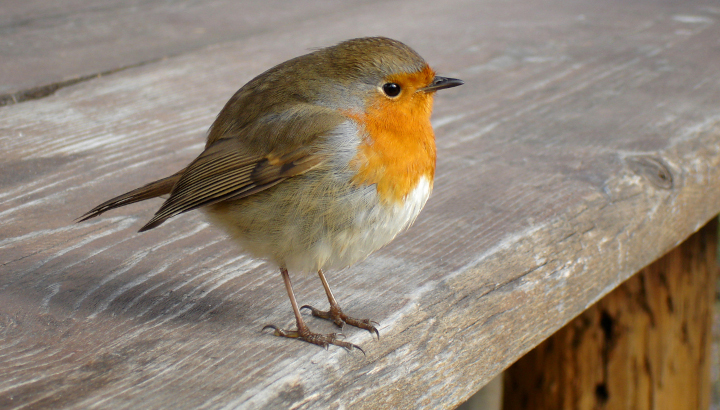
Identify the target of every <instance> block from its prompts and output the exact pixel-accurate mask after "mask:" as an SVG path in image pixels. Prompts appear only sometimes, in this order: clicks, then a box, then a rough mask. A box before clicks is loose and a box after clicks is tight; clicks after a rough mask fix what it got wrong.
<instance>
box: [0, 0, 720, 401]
mask: <svg viewBox="0 0 720 410" xmlns="http://www.w3.org/2000/svg"><path fill="white" fill-rule="evenodd" d="M69 4H71V5H72V7H75V9H73V8H72V7H70V8H68V10H85V9H83V7H86V6H84V4H85V2H83V1H80V0H76V1H75V2H70V3H69ZM107 4H109V5H112V4H114V3H113V2H108V3H107ZM118 4H119V2H118ZM211 4H222V3H219V2H218V3H211ZM715 4H716V3H710V2H707V3H703V2H698V1H679V0H676V1H667V2H662V3H660V2H650V1H633V2H611V3H608V2H591V1H580V2H576V1H569V0H551V1H547V0H545V1H538V2H526V3H516V2H507V1H500V0H483V1H460V0H451V1H445V2H432V1H409V0H398V1H390V2H382V3H379V2H367V3H361V4H354V5H352V6H350V5H347V4H346V5H344V6H342V7H347V11H343V10H342V9H335V11H334V12H333V13H331V14H327V13H316V12H313V10H327V8H326V7H329V6H327V5H325V4H323V3H321V2H308V3H303V4H302V7H297V8H290V9H284V8H282V7H275V6H272V5H269V6H268V7H269V8H268V9H261V10H260V11H257V10H255V9H247V10H248V11H247V14H243V10H245V9H242V7H240V8H235V9H231V10H226V9H225V8H223V7H216V8H214V9H212V8H207V9H206V8H204V7H201V5H199V4H195V3H166V2H160V1H146V2H138V3H137V9H136V12H133V11H132V10H130V9H128V10H129V11H126V13H127V14H128V15H129V17H128V16H125V17H122V16H117V15H116V14H115V13H112V12H103V11H102V8H99V10H100V11H98V12H97V13H96V14H93V15H89V14H88V13H87V12H80V11H78V12H77V13H76V12H71V13H66V14H64V17H63V18H65V19H67V21H68V23H67V24H68V26H67V27H70V26H73V25H77V26H80V25H84V26H86V27H87V31H88V36H87V37H83V36H82V35H81V34H82V30H81V29H78V30H80V32H79V34H77V35H75V36H70V35H67V33H68V31H67V30H66V28H67V27H65V26H64V27H65V28H63V27H59V26H58V27H56V28H53V27H45V26H42V25H41V26H42V27H33V26H32V25H30V26H28V25H23V24H13V23H14V21H13V20H12V19H10V21H8V20H7V18H6V17H5V16H6V14H5V13H2V15H3V19H4V20H3V22H4V23H3V24H4V25H5V31H4V32H3V35H2V37H3V41H5V40H6V39H7V38H8V37H12V36H14V35H17V36H20V37H18V38H19V39H20V40H18V41H21V42H24V47H18V48H17V50H26V49H29V48H30V47H33V46H34V45H35V44H44V45H42V47H45V49H44V50H49V51H47V52H46V53H39V54H42V55H43V57H44V59H43V64H44V65H45V66H46V67H45V68H43V69H38V71H37V72H31V71H32V70H30V69H29V68H28V70H27V72H25V73H23V72H22V71H25V67H29V66H30V65H29V63H28V64H27V65H22V66H15V67H13V64H15V63H14V62H11V61H9V60H8V59H4V58H3V59H2V61H0V72H3V73H7V72H11V73H13V74H12V75H13V76H14V77H13V76H10V77H5V74H3V78H11V80H8V81H6V80H2V81H0V82H2V84H3V87H5V88H3V90H5V91H3V92H5V93H11V94H13V95H15V94H17V93H20V94H22V92H23V90H25V89H29V88H33V87H42V86H43V85H48V84H53V83H56V82H57V81H59V80H58V79H67V78H77V77H78V76H89V75H92V74H93V73H99V72H107V73H108V74H107V75H103V76H100V77H99V78H91V79H87V80H86V81H81V82H78V83H76V84H74V85H69V86H66V87H64V88H60V89H58V90H57V91H56V92H55V93H54V94H51V95H47V96H45V97H44V98H39V99H32V100H27V101H25V102H21V103H15V104H10V105H6V106H4V107H1V108H0V147H2V161H1V162H0V221H1V222H2V224H1V225H0V408H44V407H53V408H323V407H327V408H388V407H396V408H440V407H452V406H454V405H457V404H458V403H460V402H461V401H463V400H464V399H466V398H467V397H468V396H469V395H471V394H472V393H473V392H474V391H476V390H477V389H478V388H479V387H480V386H482V385H483V384H484V383H486V382H487V381H489V380H490V379H491V378H492V377H493V376H494V375H496V374H497V373H499V372H500V371H501V370H502V369H503V368H505V367H507V366H508V365H510V364H511V363H512V362H513V361H515V360H516V359H517V358H519V357H520V356H521V355H522V354H523V353H525V352H526V351H528V350H529V349H531V348H532V347H534V346H536V345H537V344H539V343H540V342H541V341H542V340H544V339H545V338H546V337H547V336H548V335H550V334H552V333H553V332H555V331H556V330H557V329H559V328H560V327H561V326H562V325H564V324H565V323H567V322H568V321H569V320H570V319H572V318H573V317H574V316H576V315H578V314H579V313H580V312H582V311H583V310H584V309H585V308H586V307H588V306H589V305H591V304H592V303H594V302H595V301H597V300H598V299H599V298H601V297H602V296H603V295H605V294H606V293H608V292H609V291H610V290H612V289H613V288H615V287H616V286H617V285H618V284H619V283H621V282H622V281H623V280H624V279H626V278H627V277H629V276H630V275H632V274H633V273H635V272H637V271H638V270H639V269H641V268H642V267H643V266H646V265H647V264H649V263H650V262H652V261H653V260H655V259H657V258H658V257H659V256H661V255H662V254H664V253H665V252H666V251H668V250H669V249H671V248H672V247H674V246H675V245H676V244H678V243H680V242H681V241H682V240H683V239H685V238H686V237H688V236H689V235H690V234H691V233H692V232H694V231H695V230H697V229H698V228H700V227H701V226H703V225H704V223H705V222H707V221H708V220H709V219H710V218H711V217H713V216H714V215H716V214H717V213H718V212H720V69H718V67H720V43H719V42H718V39H719V38H720V8H719V7H718V6H716V5H715ZM188 5H194V6H193V7H194V8H192V7H190V8H188V7H189V6H188ZM31 6H32V7H30V6H28V7H27V8H23V7H20V6H18V8H17V9H16V10H19V11H18V12H17V14H16V15H17V16H31V15H35V14H34V13H35V11H34V10H39V11H38V13H46V12H47V13H49V14H52V11H50V12H48V11H46V10H44V9H42V7H44V6H42V7H41V6H40V2H38V3H37V4H31ZM2 7H7V5H6V4H3V6H2ZM68 7H69V6H68ZM161 7H164V8H165V9H166V10H165V11H163V12H164V13H166V14H167V15H172V16H175V17H174V18H177V19H180V21H194V20H193V19H195V18H198V17H197V14H198V13H201V14H202V13H207V15H205V16H204V17H203V18H204V19H206V20H205V21H209V22H212V23H211V25H217V27H213V28H212V30H210V29H208V30H210V31H212V33H211V34H206V36H207V37H203V38H201V39H200V40H193V41H188V43H187V44H186V45H183V41H182V40H183V38H185V37H183V35H182V34H177V33H174V34H173V35H168V36H167V37H166V38H160V37H162V36H161V34H160V33H159V32H158V30H159V29H158V28H157V27H155V26H157V23H156V15H155V14H153V13H149V12H145V11H144V10H146V9H148V8H150V9H153V10H157V9H158V8H161ZM334 7H340V6H334ZM198 10H200V11H198ZM276 12H277V13H280V14H282V13H286V14H283V15H284V16H285V17H282V18H286V19H287V21H293V22H294V23H293V24H290V23H288V24H279V23H278V24H275V23H272V22H268V21H270V20H269V19H270V17H267V15H271V14H274V13H276ZM23 13H24V14H23ZM213 13H214V14H213ZM253 13H257V15H258V16H261V17H258V21H259V22H260V23H258V24H257V26H256V27H255V29H253V30H254V31H252V32H251V33H250V34H247V33H246V34H243V33H241V32H240V29H239V28H234V27H231V26H233V24H234V21H235V20H234V19H233V18H232V17H233V16H236V18H237V21H238V23H237V24H238V25H243V24H242V23H240V22H242V21H245V20H243V19H247V20H248V21H254V18H253V17H252V16H254V15H255V14H253ZM265 13H267V14H265ZM293 13H295V14H293ZM248 15H249V16H250V17H248ZM262 16H266V17H262ZM116 18H118V19H121V20H119V21H123V20H122V18H125V19H127V20H125V22H124V23H122V24H121V26H122V27H127V26H131V27H136V29H137V32H135V33H132V32H130V33H126V32H125V31H122V33H123V34H121V35H120V37H121V38H120V39H119V40H117V41H119V42H120V41H124V40H123V38H125V39H127V41H125V44H124V46H123V47H120V48H119V49H116V48H114V47H112V46H111V45H103V40H102V39H98V34H97V32H96V31H94V30H99V29H97V28H98V27H110V28H111V24H109V23H110V22H114V21H115V20H114V19H116ZM277 18H281V17H277ZM182 19H187V20H182ZM31 21H34V20H31ZM80 22H83V24H80ZM187 27H188V33H187V36H188V37H191V34H190V32H191V31H192V30H191V29H190V27H194V26H193V25H192V24H189V23H188V24H187ZM223 28H225V29H227V30H230V32H232V30H238V31H235V32H232V33H233V34H228V35H225V34H224V33H225V31H224V30H223ZM43 30H49V31H47V32H46V31H43ZM116 31H120V30H116ZM34 33H35V36H37V38H44V37H48V36H50V37H52V38H54V39H55V40H53V41H57V43H52V42H50V43H47V42H46V43H43V42H38V43H36V42H35V41H34V40H33V38H34V36H33V34H34ZM54 33H57V35H56V36H55V34H54ZM93 33H95V34H93ZM138 33H141V34H138ZM205 33H208V31H206V32H205ZM213 33H214V34H213ZM200 34H202V33H200ZM64 35H67V36H68V37H67V38H68V42H67V44H66V43H63V42H62V41H61V40H62V38H63V36H64ZM365 35H386V36H390V37H393V38H397V39H399V40H401V41H404V42H406V43H408V44H409V45H411V46H412V47H414V48H415V49H416V50H417V51H419V52H420V54H422V55H423V56H424V57H425V58H426V59H427V60H428V61H429V62H430V63H431V65H433V66H434V67H435V68H436V70H437V71H438V72H439V73H441V74H445V75H449V76H454V77H458V78H462V79H463V80H465V81H466V85H464V86H462V87H459V88H457V89H453V90H448V91H447V92H443V93H440V94H439V95H438V97H437V99H436V105H435V106H436V109H435V113H434V117H433V118H434V119H433V122H434V125H435V129H436V134H437V144H438V169H437V177H436V181H435V191H434V193H433V196H432V197H431V199H430V201H429V202H428V205H427V206H426V209H425V210H424V211H423V213H421V215H420V217H419V219H418V221H417V222H416V223H415V225H414V226H413V227H412V228H411V229H410V230H409V231H408V232H406V233H405V234H403V235H401V236H399V237H398V238H397V239H396V240H395V241H394V242H393V243H392V244H391V245H389V246H387V247H385V248H384V249H382V250H380V251H379V252H376V253H375V254H373V255H372V256H371V257H370V258H368V259H367V260H366V261H364V262H362V263H360V264H358V265H356V266H354V267H352V268H349V269H346V270H343V271H332V272H327V275H328V280H329V281H330V284H331V286H332V287H333V289H334V291H335V294H336V296H337V297H338V299H339V301H340V302H341V305H342V306H343V307H344V309H345V310H346V311H347V312H349V313H352V314H354V315H356V316H358V317H370V318H372V319H374V320H376V321H378V322H379V323H380V333H381V336H382V339H381V340H380V341H379V342H378V341H377V340H374V339H372V338H371V336H370V334H369V333H368V332H365V331H361V330H357V329H346V330H345V333H346V336H347V340H348V341H350V342H352V343H356V344H359V345H361V346H362V347H363V348H364V349H365V351H366V352H367V356H366V357H363V356H362V355H361V354H358V353H355V354H348V353H346V352H345V351H343V350H341V349H330V350H329V351H325V350H323V349H320V348H317V347H315V346H311V345H308V344H305V343H299V342H294V341H289V340H284V339H280V338H275V337H273V336H271V335H269V334H262V333H260V329H261V328H262V326H263V325H265V324H267V323H274V324H278V325H282V326H286V325H287V326H291V325H292V323H293V319H292V314H291V311H290V305H289V302H288V300H287V297H286V295H285V291H284V288H283V284H282V281H281V280H280V276H279V274H278V273H277V272H276V269H275V267H273V266H270V265H268V264H265V263H263V262H262V261H257V260H252V259H250V258H248V257H246V256H243V255H242V254H241V253H240V252H239V251H238V250H237V249H236V247H235V246H234V245H233V243H231V242H230V241H229V240H228V239H226V238H225V237H224V236H223V234H222V233H221V232H220V231H219V230H218V229H215V228H213V227H211V226H209V225H208V224H207V223H206V222H205V221H204V220H203V218H202V216H201V215H200V214H198V213H189V214H186V215H183V216H182V217H179V218H176V219H173V220H172V221H170V222H168V223H166V224H164V225H163V226H161V227H159V228H158V229H155V230H153V231H150V232H147V233H143V234H136V233H135V232H136V231H137V229H139V228H140V227H141V226H142V225H143V223H144V221H147V220H148V219H149V218H150V216H151V215H152V213H153V211H154V210H155V209H156V208H157V207H158V206H159V203H160V202H159V201H155V202H148V203H141V204H136V205H132V206H129V207H127V208H124V209H121V210H116V211H113V212H111V213H108V214H106V215H103V216H102V217H101V218H97V219H95V220H91V221H88V222H85V223H81V224H74V223H73V219H74V218H76V217H78V216H79V215H81V214H82V213H83V212H85V211H86V210H88V209H89V208H90V207H92V206H93V205H96V204H97V203H99V202H101V201H103V200H105V199H107V198H109V197H111V196H113V195H116V194H118V193H122V192H125V191H126V190H128V189H131V188H134V187H136V186H138V185H141V184H143V183H145V182H148V181H151V180H153V179H156V178H159V177H162V176H165V175H168V174H170V173H172V172H174V171H176V170H178V169H180V167H182V166H184V165H185V164H186V163H187V162H188V161H189V160H191V159H192V158H194V156H195V155H197V154H198V153H199V152H200V151H201V148H202V145H203V140H204V137H205V131H206V129H207V128H208V127H209V125H210V123H211V122H212V120H213V118H214V116H215V115H216V114H217V112H218V111H219V110H220V108H221V107H222V105H223V104H224V103H225V101H226V100H227V99H228V98H229V97H230V96H231V95H232V94H233V93H234V91H235V90H236V89H237V88H239V87H240V86H241V85H242V84H243V83H244V82H246V81H247V80H249V79H250V78H252V77H253V76H254V75H257V74H258V73H260V72H262V71H263V70H265V69H267V68H269V67H270V66H272V65H273V64H276V63H279V62H281V61H283V60H285V59H287V58H290V57H293V56H296V55H299V54H302V53H304V52H306V51H307V50H308V49H310V48H312V47H319V46H325V45H330V44H333V43H336V42H338V41H341V40H343V39H346V38H351V37H357V36H365ZM123 36H125V37H123ZM233 36H236V37H233ZM200 37H202V35H200ZM232 38H237V40H233V39H232ZM81 39H84V40H83V41H81ZM84 41H86V43H85V44H84V43H83V42H84ZM5 44H7V43H5ZM98 44H99V45H100V46H98ZM13 47H17V45H15V46H13ZM38 47H40V46H38ZM7 50H8V48H7V46H6V45H3V47H2V49H1V50H0V52H2V53H5V52H6V51H7ZM63 50H68V51H67V53H68V54H65V53H64V51H63ZM118 50H119V51H118ZM167 50H170V51H171V52H167ZM26 51H27V50H26ZM116 51H117V53H119V54H121V55H120V56H116V55H115V54H116ZM120 51H121V52H120ZM27 52H28V53H29V54H32V53H30V52H29V51H27ZM73 53H76V54H73ZM29 54H28V55H29ZM68 55H69V56H71V57H67V56H68ZM167 55H172V57H167V58H166V56H167ZM68 58H69V59H75V60H78V61H74V62H72V63H68V62H67V61H66V60H67V59H68ZM148 61H149V62H148ZM139 62H148V63H145V64H140V65H139V66H136V67H132V68H126V69H122V70H119V71H115V69H120V68H123V67H130V66H133V65H138V63H139ZM86 64H87V67H89V68H87V70H85V69H84V67H86ZM48 67H49V68H48ZM113 71H115V72H113ZM20 94H18V95H20ZM291 276H292V277H293V280H294V283H295V291H296V293H297V295H298V298H299V302H300V303H301V304H306V303H307V304H314V305H319V306H321V305H323V304H324V303H325V299H324V294H323V291H322V287H321V285H320V283H319V281H318V280H317V278H316V277H315V275H298V274H295V275H293V274H292V272H291ZM308 321H309V323H310V325H311V326H312V327H313V329H315V330H317V331H332V330H334V329H333V327H332V326H331V325H330V324H328V323H324V322H322V321H320V320H313V319H312V318H311V319H308Z"/></svg>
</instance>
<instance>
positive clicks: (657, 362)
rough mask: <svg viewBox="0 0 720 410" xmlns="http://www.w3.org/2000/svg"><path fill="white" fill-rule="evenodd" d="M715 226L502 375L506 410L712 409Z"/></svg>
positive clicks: (671, 252) (707, 226)
mask: <svg viewBox="0 0 720 410" xmlns="http://www.w3.org/2000/svg"><path fill="white" fill-rule="evenodd" d="M717 235H718V225H717V220H713V221H712V222H711V223H709V224H707V225H706V226H705V227H703V228H702V229H701V230H699V231H698V232H697V233H695V234H694V235H693V236H691V237H690V238H688V240H686V241H685V242H683V243H682V244H681V245H679V246H678V247H676V248H675V249H673V250H672V251H670V252H669V253H668V254H667V255H665V256H663V257H662V258H660V259H659V260H657V261H655V262H653V263H652V264H651V265H650V266H648V267H646V268H644V269H643V270H641V271H640V272H639V273H638V274H636V275H635V276H633V277H631V278H630V279H628V280H627V281H626V282H625V283H623V284H622V285H620V286H619V287H618V288H617V289H615V290H613V291H612V292H611V293H610V294H608V295H607V296H605V297H604V298H602V299H601V300H600V301H599V302H598V303H596V304H595V305H593V306H592V307H591V308H589V309H588V310H586V311H585V312H583V314H581V315H580V316H579V317H577V318H575V319H574V320H573V321H572V322H570V323H569V324H567V325H566V326H565V327H563V328H562V329H560V330H559V331H558V332H557V333H555V334H554V335H552V336H551V337H550V338H549V339H547V340H546V341H544V342H542V343H541V344H540V345H539V346H538V347H536V348H535V349H533V350H532V351H531V352H530V353H528V354H527V355H525V356H523V357H522V358H521V359H520V360H518V361H517V362H516V363H515V364H513V365H512V366H510V368H509V369H508V370H507V372H506V376H505V377H506V380H505V388H504V394H505V400H504V403H503V409H506V410H516V409H537V410H543V409H553V410H560V409H598V408H607V409H633V410H635V409H637V410H644V409H708V408H709V407H710V403H709V400H710V350H711V349H710V339H711V333H712V330H711V329H712V318H713V304H714V301H715V281H716V279H717V272H718V268H717V261H716V258H715V256H716V252H717Z"/></svg>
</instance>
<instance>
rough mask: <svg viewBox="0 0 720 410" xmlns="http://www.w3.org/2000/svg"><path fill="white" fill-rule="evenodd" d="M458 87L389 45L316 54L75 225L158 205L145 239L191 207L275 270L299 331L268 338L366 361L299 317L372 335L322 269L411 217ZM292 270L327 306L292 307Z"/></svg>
mask: <svg viewBox="0 0 720 410" xmlns="http://www.w3.org/2000/svg"><path fill="white" fill-rule="evenodd" d="M462 84H463V81H462V80H459V79H456V78H449V77H440V76H437V75H436V74H435V71H434V70H433V69H432V68H430V66H429V65H428V63H427V62H426V61H425V60H424V59H423V58H422V57H421V56H420V55H419V54H418V53H417V52H415V51H414V50H413V49H412V48H410V47H409V46H407V45H405V44H404V43H402V42H400V41H397V40H393V39H390V38H386V37H364V38H355V39H350V40H346V41H343V42H340V43H338V44H336V45H333V46H329V47H326V48H321V49H317V50H314V51H311V52H310V53H308V54H305V55H301V56H299V57H296V58H293V59H290V60H288V61H285V62H283V63H280V64H278V65H276V66H274V67H272V68H270V69H268V70H267V71H265V72H263V73H262V74H260V75H258V76H257V77H255V78H253V79H252V80H250V81H249V82H248V83H246V84H245V85H244V86H242V87H241V88H240V89H239V90H238V91H237V92H236V93H235V94H234V95H233V96H232V97H231V98H230V100H229V101H228V102H227V103H226V104H225V106H224V108H223V109H222V110H221V111H220V113H219V114H218V116H217V118H216V119H215V121H214V122H213V123H212V125H211V127H210V129H209V131H208V135H207V142H206V144H205V148H204V150H203V152H202V153H201V154H200V155H199V156H198V157H197V158H195V159H194V160H193V161H192V162H190V164H189V165H187V166H186V167H185V168H183V169H182V170H180V171H178V172H176V173H175V174H173V175H170V176H168V177H166V178H162V179H160V180H157V181H154V182H151V183H149V184H147V185H144V186H142V187H140V188H137V189H134V190H132V191H130V192H127V193H125V194H122V195H119V196H117V197H115V198H112V199H110V200H108V201H106V202H103V203H102V204H100V205H98V206H96V207H94V208H93V209H91V210H90V211H88V212H87V213H85V214H84V215H82V216H81V217H80V218H78V222H81V221H85V220H87V219H90V218H93V217H96V216H98V215H100V214H102V213H104V212H106V211H109V210H111V209H114V208H118V207H121V206H125V205H129V204H132V203H135V202H139V201H144V200H147V199H151V198H156V197H161V196H162V197H165V198H166V199H165V201H164V203H162V205H161V206H160V208H159V209H158V211H157V212H156V213H155V215H154V216H153V217H152V218H151V219H150V220H149V222H147V224H145V225H144V226H143V227H142V228H141V229H140V232H144V231H147V230H149V229H152V228H155V227H157V226H159V225H160V224H162V223H163V222H165V221H166V220H168V219H170V218H172V217H174V216H177V215H179V214H181V213H184V212H187V211H190V210H194V209H199V210H201V211H203V212H204V213H205V215H206V216H207V218H208V219H209V221H210V222H211V223H212V224H214V225H216V226H218V227H220V228H221V229H223V230H224V231H225V232H226V233H227V234H229V236H230V237H231V238H232V239H233V240H234V242H236V243H237V244H238V245H239V247H240V249H241V250H242V251H244V252H245V253H247V254H249V255H250V256H252V257H255V258H259V259H263V260H266V261H268V262H270V263H272V264H274V265H275V266H277V267H278V268H279V270H280V274H281V277H282V279H283V282H284V285H285V288H286V291H287V294H288V297H289V298H290V304H291V306H292V310H293V314H294V316H295V325H296V328H295V329H283V328H281V327H278V326H275V325H267V326H265V327H264V328H263V329H262V331H265V330H272V331H273V332H272V333H273V334H274V335H275V336H279V337H285V338H294V339H299V340H303V341H305V342H309V343H312V344H315V345H319V346H322V347H325V348H326V349H327V348H328V347H329V345H335V346H339V347H341V348H344V349H347V350H353V349H358V350H360V351H362V352H363V354H364V350H363V349H361V348H360V347H359V346H357V345H355V344H352V343H349V342H346V341H344V340H341V339H342V336H341V334H337V333H329V334H320V333H314V332H312V331H311V330H310V329H309V327H308V325H307V324H306V323H305V321H304V320H303V317H302V315H301V310H303V309H308V310H310V313H311V314H312V316H315V317H318V318H321V319H326V320H330V321H332V322H333V323H335V324H336V325H337V326H339V327H340V328H342V327H343V326H344V325H346V324H347V325H351V326H355V327H357V328H360V329H364V330H367V331H369V332H370V333H371V334H373V335H377V337H378V340H379V338H380V333H379V331H378V329H377V327H376V326H375V325H376V324H377V323H376V322H373V321H370V320H368V319H356V318H353V317H351V316H349V315H347V314H345V313H344V312H343V310H342V309H341V308H340V305H339V304H338V302H337V300H336V299H335V297H334V295H333V293H332V291H331V290H330V286H329V285H328V281H327V279H326V277H325V274H324V271H326V270H331V269H340V268H344V267H347V266H350V265H353V264H355V263H357V262H359V261H362V260H364V259H365V258H367V257H368V256H369V255H370V254H371V253H372V252H374V251H376V250H378V249H379V248H381V247H383V246H384V245H386V244H388V243H389V242H390V241H392V240H393V239H394V238H395V236H396V235H397V234H398V233H400V232H402V231H403V230H405V229H406V228H408V227H409V226H410V225H411V224H412V223H413V222H414V221H415V219H416V217H417V216H418V214H419V213H420V211H421V209H422V208H423V207H424V205H425V203H426V201H427V199H428V197H429V196H430V193H431V192H432V188H433V180H434V176H435V165H436V146H435V135H434V131H433V128H432V125H431V122H430V117H431V113H432V108H433V97H434V95H435V92H436V91H438V90H442V89H446V88H451V87H456V86H459V85H462ZM168 195H169V196H168ZM289 272H294V273H307V272H317V274H318V276H319V278H320V281H321V283H322V286H323V288H324V289H325V293H326V296H327V299H328V302H329V309H328V310H325V311H323V310H320V309H316V308H314V307H312V306H309V305H304V306H302V307H300V308H299V307H298V303H297V300H296V298H295V294H294V291H293V288H292V282H291V280H290V274H289Z"/></svg>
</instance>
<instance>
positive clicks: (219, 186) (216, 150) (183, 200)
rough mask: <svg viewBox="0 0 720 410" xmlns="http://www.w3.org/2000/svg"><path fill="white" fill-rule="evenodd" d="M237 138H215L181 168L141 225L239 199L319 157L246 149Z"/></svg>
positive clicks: (309, 166) (301, 169) (316, 162)
mask: <svg viewBox="0 0 720 410" xmlns="http://www.w3.org/2000/svg"><path fill="white" fill-rule="evenodd" d="M245 152H246V150H244V149H243V146H242V144H241V142H240V141H239V140H238V139H234V138H233V139H225V140H220V141H217V142H216V143H215V144H213V145H212V146H211V147H210V148H208V149H207V150H205V152H203V153H202V154H201V155H200V156H199V157H198V158H197V159H195V161H193V162H192V163H191V164H190V165H189V166H188V167H187V168H186V169H185V170H184V172H183V174H182V176H181V177H180V180H178V181H177V183H176V184H175V186H174V187H173V189H172V192H171V193H170V198H168V199H167V200H166V201H165V203H163V205H162V206H161V207H160V209H159V210H158V211H157V213H156V214H155V216H153V218H152V219H151V220H150V221H149V222H148V223H147V224H146V225H145V226H143V227H142V228H141V229H140V232H143V231H147V230H148V229H152V228H154V227H156V226H158V225H160V224H162V223H163V222H165V221H166V220H167V219H169V218H172V217H173V216H176V215H179V214H181V213H183V212H187V211H190V210H193V209H196V208H199V207H201V206H205V205H210V204H214V203H217V202H220V201H224V200H227V199H240V198H243V197H246V196H248V195H252V194H254V193H256V192H258V191H261V190H264V189H267V188H270V187H272V186H273V185H276V184H278V183H280V182H282V181H283V180H285V179H286V178H289V177H292V176H295V175H299V174H302V173H304V172H307V171H309V170H311V169H312V168H314V167H316V166H317V165H319V164H320V163H321V162H322V158H321V157H320V156H318V155H316V154H313V153H311V152H309V151H308V150H306V149H303V148H300V149H296V150H295V151H292V152H290V153H287V154H284V155H282V156H278V155H273V154H272V153H271V154H269V155H267V156H264V157H260V156H252V155H248V154H246V153H245Z"/></svg>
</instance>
